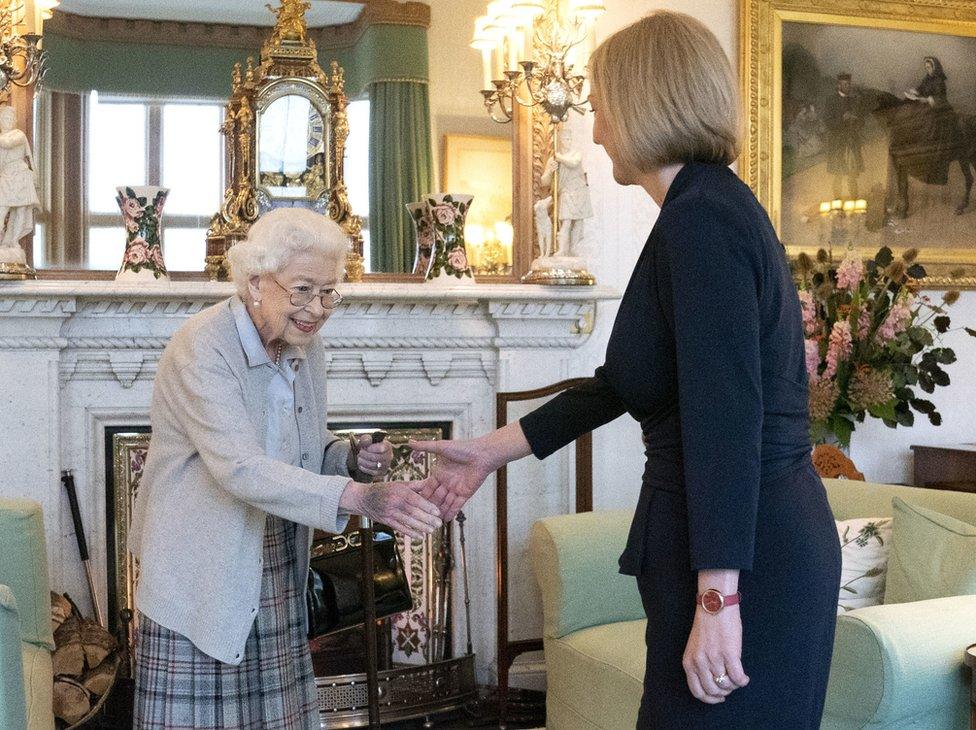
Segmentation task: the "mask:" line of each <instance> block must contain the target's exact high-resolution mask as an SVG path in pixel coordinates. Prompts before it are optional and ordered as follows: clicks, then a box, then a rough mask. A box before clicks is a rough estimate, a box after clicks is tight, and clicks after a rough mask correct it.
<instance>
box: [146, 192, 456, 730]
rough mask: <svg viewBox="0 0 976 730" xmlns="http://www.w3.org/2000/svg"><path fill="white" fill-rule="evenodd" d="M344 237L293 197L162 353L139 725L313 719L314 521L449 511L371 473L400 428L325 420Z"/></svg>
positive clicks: (407, 517) (150, 477)
mask: <svg viewBox="0 0 976 730" xmlns="http://www.w3.org/2000/svg"><path fill="white" fill-rule="evenodd" d="M347 246H348V239H347V238H346V236H345V235H344V234H343V232H342V231H341V230H340V229H339V226H337V225H336V224H335V223H334V222H333V221H331V220H329V219H328V218H327V217H325V216H323V215H319V214H317V213H313V212H312V211H309V210H303V209H300V208H283V209H278V210H274V211H271V212H270V213H267V214H266V215H264V216H262V217H261V219H260V220H258V221H257V222H256V223H255V224H254V225H253V226H252V227H251V230H250V233H249V234H248V237H247V240H246V241H244V242H242V243H239V244H237V245H236V246H234V247H233V248H232V249H231V252H230V260H231V266H232V269H233V274H234V280H235V282H236V284H237V294H236V295H235V296H232V297H231V298H230V299H228V300H226V301H223V302H220V303H218V304H216V305H214V306H213V307H210V308H209V309H206V310H204V311H203V312H201V313H199V314H197V315H195V316H193V317H191V318H190V319H189V320H188V321H187V322H186V323H185V324H184V325H183V326H182V327H181V328H180V329H179V331H177V332H176V334H175V335H173V337H172V339H171V340H170V342H169V344H168V345H167V347H166V350H165V352H164V353H163V356H162V358H161V359H160V362H159V369H158V371H157V373H156V380H155V382H154V385H153V399H152V406H151V411H150V416H151V421H152V427H153V435H152V445H151V446H150V448H149V456H148V459H147V461H146V467H145V472H144V474H143V478H142V483H141V485H140V487H139V493H138V496H137V497H136V500H135V505H134V510H133V519H132V527H131V530H130V533H129V547H130V549H131V551H132V553H133V554H134V555H135V557H136V558H138V560H139V569H140V573H139V586H138V590H137V591H136V607H137V609H138V611H139V626H138V631H137V634H136V652H135V654H136V699H135V713H134V715H135V723H134V724H135V727H136V728H139V729H140V730H143V729H145V728H159V729H160V730H163V728H178V727H179V728H237V729H238V730H242V729H245V728H247V729H253V730H268V729H269V728H279V729H282V730H313V729H314V730H318V728H319V726H320V720H319V708H318V700H317V696H316V689H315V682H314V676H313V672H312V659H311V656H310V654H309V649H308V641H307V640H306V633H307V626H306V624H307V620H306V614H305V598H304V597H305V585H306V580H307V575H308V563H309V546H310V542H311V532H312V528H319V529H322V530H325V531H327V532H340V531H342V529H343V528H344V527H345V525H346V522H347V521H348V516H349V515H350V514H360V515H366V516H368V517H371V518H373V519H375V520H377V521H379V522H382V523H384V524H387V525H390V526H391V527H393V528H394V529H396V530H398V531H401V532H403V533H405V534H407V535H410V536H411V537H422V536H423V535H425V534H427V533H429V532H432V531H433V530H434V529H436V528H437V527H438V526H439V525H440V519H439V513H438V510H437V508H436V507H434V506H433V505H432V504H431V503H430V502H429V501H428V500H427V499H425V498H424V497H423V496H422V495H421V493H420V492H421V491H422V490H423V489H424V487H425V486H426V482H412V483H388V484H368V483H367V482H369V481H370V480H371V479H372V478H373V477H376V476H381V475H383V474H385V473H386V472H387V470H388V469H389V467H390V462H391V459H392V449H391V447H390V444H389V442H383V443H381V444H371V445H368V446H367V445H362V446H361V447H360V448H357V449H353V448H352V447H351V446H350V444H349V443H346V442H344V441H342V440H341V439H339V438H337V437H336V436H335V435H333V434H332V433H331V432H330V431H329V430H328V428H327V427H326V398H325V383H326V371H325V352H324V349H323V346H322V341H321V338H320V337H319V330H321V328H322V326H323V325H324V324H325V322H326V321H327V320H328V319H329V317H330V316H331V315H332V313H333V312H334V311H335V309H336V307H337V306H338V305H339V303H340V302H341V301H342V296H341V295H340V294H339V292H338V291H337V288H336V287H337V282H338V281H339V280H340V277H341V276H342V270H343V262H344V260H345V252H346V248H347Z"/></svg>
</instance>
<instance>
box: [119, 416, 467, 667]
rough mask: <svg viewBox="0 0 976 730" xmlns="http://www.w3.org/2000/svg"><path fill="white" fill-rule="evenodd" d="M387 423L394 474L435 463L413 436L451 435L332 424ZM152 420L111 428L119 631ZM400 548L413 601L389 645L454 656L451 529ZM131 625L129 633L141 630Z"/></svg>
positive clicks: (412, 654) (409, 653) (347, 430)
mask: <svg viewBox="0 0 976 730" xmlns="http://www.w3.org/2000/svg"><path fill="white" fill-rule="evenodd" d="M376 428H381V429H383V430H384V431H386V432H387V434H388V438H389V440H390V442H391V443H392V445H393V451H394V457H393V466H392V467H391V470H390V477H389V478H390V479H394V480H403V479H423V478H424V477H426V476H427V474H428V472H429V468H430V464H431V457H430V456H429V455H428V454H413V453H412V452H411V450H410V448H409V446H408V445H407V444H408V441H409V440H410V439H414V440H418V441H423V440H435V439H442V438H449V437H450V424H429V423H428V424H413V425H409V424H389V425H383V424H368V425H367V424H359V423H356V424H341V425H336V426H335V427H334V428H333V430H334V432H335V433H336V434H337V435H339V436H342V437H348V436H349V435H351V434H354V433H361V432H367V433H368V432H371V431H372V430H375V429H376ZM149 439H150V433H149V428H148V427H136V428H133V427H126V428H119V427H112V428H107V429H106V431H105V442H106V452H107V453H106V465H107V468H106V472H107V473H106V486H107V489H106V526H107V535H108V545H107V555H108V564H107V568H108V570H107V575H108V622H109V630H110V631H112V632H113V633H116V632H117V630H118V627H119V612H120V611H121V610H122V609H125V608H128V609H130V610H133V611H134V608H133V607H134V598H135V585H136V581H137V580H138V571H139V568H138V565H137V564H136V563H135V561H134V560H133V558H132V556H131V554H130V553H129V552H128V550H127V549H126V544H127V537H128V527H129V522H130V519H131V516H132V501H133V498H134V497H135V495H136V494H137V493H138V490H139V483H140V481H141V479H142V471H143V467H144V466H145V463H146V454H147V452H148V449H149ZM397 543H398V545H399V547H400V554H401V556H402V557H403V562H404V565H405V567H406V568H407V573H408V576H409V579H410V589H411V591H412V592H413V595H414V609H413V610H412V611H409V612H406V613H402V614H399V615H397V616H394V617H393V618H392V619H391V620H390V637H389V638H390V642H389V647H390V651H391V653H392V656H390V657H388V659H391V660H392V661H393V662H395V663H398V664H400V663H402V664H429V663H431V662H434V661H438V660H440V659H443V658H446V657H450V656H451V651H452V647H451V642H450V635H451V631H450V623H451V622H450V609H449V606H450V604H451V597H450V590H451V587H450V581H449V580H448V577H449V570H447V569H446V566H448V565H449V563H450V546H451V540H450V530H449V526H445V527H444V528H442V529H441V530H439V531H437V532H435V533H434V534H433V535H429V536H428V537H427V538H426V539H424V540H410V539H408V538H405V537H404V536H402V535H397ZM134 628H135V626H134V625H133V626H131V627H130V629H133V630H130V637H131V636H134V635H135V632H134Z"/></svg>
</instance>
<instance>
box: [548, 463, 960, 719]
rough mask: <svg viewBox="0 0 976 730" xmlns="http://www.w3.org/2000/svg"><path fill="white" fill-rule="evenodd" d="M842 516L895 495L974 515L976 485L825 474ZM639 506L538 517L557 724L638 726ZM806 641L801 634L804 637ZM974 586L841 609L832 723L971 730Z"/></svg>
mask: <svg viewBox="0 0 976 730" xmlns="http://www.w3.org/2000/svg"><path fill="white" fill-rule="evenodd" d="M824 483H825V485H826V487H827V495H828V498H829V500H830V505H831V507H832V508H833V511H834V516H835V517H836V518H837V519H838V520H846V519H852V518H854V517H880V516H890V515H891V511H892V510H891V499H892V497H894V496H899V497H901V498H902V499H904V500H905V501H906V502H909V503H912V504H916V505H919V506H921V507H928V508H930V509H933V510H936V511H938V512H941V513H943V514H947V515H951V516H953V517H956V518H958V519H960V520H963V521H965V522H968V523H970V524H976V494H965V493H960V492H944V491H936V490H929V489H915V488H913V487H899V486H892V485H888V484H868V483H864V482H852V481H846V480H834V479H825V480H824ZM632 514H633V513H632V512H630V511H612V512H591V513H584V514H578V515H560V516H558V517H549V518H546V519H543V520H539V521H538V522H536V523H535V524H534V525H533V527H532V533H531V536H530V542H529V552H530V556H531V560H532V566H533V569H534V571H535V575H536V579H537V580H538V582H539V586H540V588H541V591H542V605H543V614H544V617H543V618H544V629H543V631H544V638H543V641H544V644H545V657H546V673H547V686H548V688H547V700H546V711H547V719H546V727H547V728H548V729H549V730H570V729H571V730H589V729H591V728H600V729H601V730H616V729H618V728H619V729H621V730H623V729H625V728H626V729H627V730H631V729H632V728H634V727H635V725H636V722H637V708H638V705H639V703H640V697H641V684H642V681H643V676H644V658H645V649H644V627H645V625H646V618H645V616H644V611H643V608H642V606H641V601H640V597H639V596H638V594H637V586H636V582H635V581H634V579H633V578H632V577H628V576H623V575H619V574H618V573H617V557H618V556H619V555H620V552H621V551H622V550H623V547H624V544H625V542H626V540H627V530H628V528H629V526H630V519H631V516H632ZM798 640H802V637H798ZM974 642H976V596H957V597H952V598H940V599H935V600H928V601H919V602H916V603H904V604H894V605H882V606H870V607H867V608H861V609H858V610H855V611H851V612H849V613H847V614H845V615H843V616H839V617H838V622H837V635H836V638H835V641H834V659H833V663H832V665H831V670H830V683H829V687H828V691H827V703H826V708H825V711H824V718H823V723H822V726H821V727H822V728H830V729H831V730H833V729H835V728H836V729H840V728H844V729H845V730H846V729H848V728H865V727H870V728H901V727H913V728H921V729H923V730H924V729H931V730H953V729H954V728H958V729H959V730H964V729H965V728H968V727H969V724H968V722H969V719H968V718H969V699H968V698H969V675H968V670H967V669H966V667H965V666H964V664H963V652H964V650H965V648H966V646H967V645H969V644H972V643H974Z"/></svg>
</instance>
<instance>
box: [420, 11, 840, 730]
mask: <svg viewBox="0 0 976 730" xmlns="http://www.w3.org/2000/svg"><path fill="white" fill-rule="evenodd" d="M590 69H591V81H592V96H591V102H592V106H593V111H594V114H595V118H594V122H593V140H594V141H595V142H596V143H597V144H599V145H602V146H603V148H604V149H605V150H606V152H607V154H608V155H609V157H610V160H611V162H612V163H613V175H614V178H615V179H616V181H617V182H618V183H620V184H621V185H639V186H640V187H642V188H644V190H645V191H646V192H647V194H648V195H649V196H650V197H651V198H652V199H653V200H654V201H655V202H656V203H657V204H658V205H659V206H660V208H661V213H660V216H659V217H658V219H657V222H656V223H655V225H654V228H653V230H652V231H651V233H650V236H649V237H648V240H647V243H646V245H645V246H644V249H643V251H642V252H641V254H640V257H639V259H638V261H637V264H636V266H635V268H634V272H633V274H632V276H631V279H630V283H629V285H628V286H627V290H626V292H625V293H624V296H623V299H622V301H621V303H620V309H619V312H618V314H617V318H616V323H615V325H614V329H613V332H612V334H611V336H610V341H609V344H608V347H607V355H606V362H605V364H604V365H603V366H602V367H600V368H599V369H598V370H597V371H596V374H595V375H594V377H593V378H592V379H591V380H590V381H589V382H588V383H586V384H584V385H583V386H580V387H577V388H575V389H573V390H570V391H567V392H565V393H563V394H562V395H560V396H558V397H557V398H555V399H553V400H552V401H550V402H549V403H547V404H546V405H544V406H542V407H541V408H539V409H537V410H536V411H534V412H533V413H531V414H529V415H528V416H526V417H525V418H523V419H522V420H521V421H520V422H516V423H513V424H510V425H508V426H506V427H504V428H502V429H500V430H498V431H495V432H494V433H491V434H489V435H487V436H484V437H482V438H479V439H475V440H473V441H466V442H465V441H462V442H435V443H433V444H420V443H418V444H415V445H414V446H415V448H417V449H425V450H429V451H432V452H434V453H437V454H439V455H440V458H439V461H438V467H437V469H436V470H435V478H437V480H438V481H439V482H440V485H439V487H438V489H437V491H436V492H435V493H434V495H433V499H434V501H435V502H436V503H438V504H439V505H441V506H442V512H443V513H444V517H445V519H451V518H453V516H454V514H456V511H457V510H458V509H459V508H460V506H461V505H462V504H463V503H464V501H465V499H467V498H468V497H469V496H470V495H471V494H472V493H473V492H474V491H475V490H476V489H477V488H478V487H479V486H480V484H481V483H482V482H483V481H484V479H485V478H486V477H487V475H488V474H490V473H491V472H492V471H494V470H495V469H497V468H498V467H499V466H501V465H502V464H504V463H506V462H508V461H511V460H512V459H516V458H519V457H522V456H526V455H528V454H529V453H533V454H535V455H536V456H537V457H539V458H544V457H545V456H548V455H549V454H551V453H553V452H554V451H556V450H557V449H559V448H560V447H562V446H563V445H565V444H567V443H569V442H570V441H572V440H573V439H575V438H576V437H578V436H580V435H581V434H583V433H586V432H587V431H590V430H592V429H594V428H597V427H598V426H600V425H602V424H604V423H607V422H608V421H611V420H613V419H615V418H617V417H618V416H620V415H622V414H623V413H625V412H626V413H629V414H630V415H631V416H632V417H634V418H635V419H637V420H638V421H639V422H640V424H641V428H642V430H643V432H644V443H645V446H646V467H645V470H644V476H643V484H642V489H641V493H640V498H639V500H638V503H637V509H636V513H635V516H634V521H633V524H632V527H631V531H630V537H629V539H628V542H627V547H626V549H625V551H624V553H623V555H622V556H621V558H620V570H621V572H623V573H625V574H629V575H634V576H636V578H637V585H638V588H639V590H640V594H641V597H642V599H643V601H644V608H645V610H646V612H647V618H648V621H647V635H646V642H647V664H646V672H645V676H644V696H643V700H642V702H641V707H640V713H639V719H638V727H640V728H653V729H655V730H657V729H658V728H690V727H696V728H697V727H708V728H818V727H819V726H820V716H821V712H822V708H823V702H824V696H825V692H826V686H827V675H828V671H829V665H830V654H831V649H832V645H833V635H834V623H835V614H836V604H837V592H838V586H839V581H840V548H839V544H838V540H837V533H836V531H835V528H834V522H833V519H832V515H831V512H830V508H829V506H828V504H827V499H826V494H825V491H824V488H823V484H822V483H821V482H820V479H819V478H818V477H817V475H816V473H815V472H814V470H813V465H812V463H811V461H810V443H809V438H808V420H807V380H806V371H805V368H804V345H803V331H802V326H801V318H800V306H799V301H798V298H797V294H796V289H795V287H794V285H793V282H792V279H791V276H790V271H789V267H788V265H787V260H786V256H785V254H784V250H783V247H782V246H781V245H780V242H779V241H778V240H777V238H776V234H775V232H774V231H773V228H772V226H771V225H770V222H769V220H768V218H767V216H766V214H765V212H764V211H763V209H762V208H761V207H760V205H759V203H758V202H757V201H756V198H755V197H754V196H753V194H752V193H751V192H750V190H749V188H748V187H747V186H746V185H744V184H743V183H742V182H741V181H740V180H739V179H738V178H736V176H735V175H734V174H733V173H732V172H731V171H730V170H729V169H728V167H727V166H728V165H729V164H730V163H731V162H732V161H733V160H734V159H735V158H736V156H737V155H738V144H739V130H740V126H739V103H738V100H737V98H736V93H735V79H734V77H733V74H732V69H731V67H730V65H729V62H728V59H727V58H726V56H725V54H724V53H723V51H722V49H721V47H720V46H719V44H718V41H717V40H716V39H715V37H714V36H713V35H712V34H711V33H710V32H709V31H708V30H707V29H706V28H705V27H704V26H703V25H702V24H701V23H699V22H698V21H696V20H693V19H692V18H690V17H688V16H686V15H682V14H679V13H674V12H667V11H660V12H656V13H654V14H652V15H650V16H648V17H646V18H644V19H643V20H640V21H638V22H637V23H635V24H634V25H632V26H630V27H628V28H625V29H624V30H622V31H620V32H618V33H617V34H615V35H614V36H612V37H611V38H609V39H608V40H606V41H605V42H604V43H603V44H602V45H601V46H600V47H599V48H598V49H597V50H596V52H595V53H594V55H593V57H592V58H591V61H590Z"/></svg>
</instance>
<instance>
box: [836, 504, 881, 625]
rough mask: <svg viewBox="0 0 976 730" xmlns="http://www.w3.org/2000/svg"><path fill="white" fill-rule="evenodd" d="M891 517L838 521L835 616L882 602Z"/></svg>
mask: <svg viewBox="0 0 976 730" xmlns="http://www.w3.org/2000/svg"><path fill="white" fill-rule="evenodd" d="M891 522H892V520H891V518H890V517H860V518H858V519H854V520H844V521H838V522H837V535H838V537H840V554H841V574H840V575H841V577H840V595H839V597H838V599H837V613H845V612H847V611H853V610H854V609H855V608H863V607H864V606H878V605H880V604H881V603H883V602H884V592H885V574H886V573H887V571H888V547H889V545H890V544H891Z"/></svg>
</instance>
